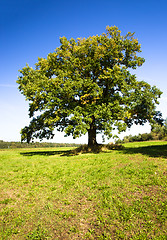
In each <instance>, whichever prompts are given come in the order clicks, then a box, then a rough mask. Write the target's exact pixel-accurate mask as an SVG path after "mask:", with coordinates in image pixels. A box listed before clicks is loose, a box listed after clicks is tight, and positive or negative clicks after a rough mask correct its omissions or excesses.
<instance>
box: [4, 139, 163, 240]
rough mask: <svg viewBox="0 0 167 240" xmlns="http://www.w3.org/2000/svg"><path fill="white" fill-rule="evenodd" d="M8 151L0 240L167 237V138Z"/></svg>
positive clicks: (5, 163)
mask: <svg viewBox="0 0 167 240" xmlns="http://www.w3.org/2000/svg"><path fill="white" fill-rule="evenodd" d="M71 149H72V148H67V147H65V148H62V147H61V148H42V149H41V148H40V149H38V148H36V149H31V148H26V149H24V148H22V149H4V150H0V239H1V240H8V239H9V240H13V239H15V240H16V239H17V240H22V239H34V240H43V239H50V240H56V239H62V240H68V239H69V240H70V239H72V240H73V239H100V240H102V239H106V240H110V239H113V240H117V239H128V240H129V239H141V240H143V239H159V240H160V239H167V181H166V180H167V179H166V178H167V142H138V143H135V142H134V143H127V144H124V148H123V149H120V150H119V149H118V150H107V151H105V152H100V153H85V154H80V155H71V154H70V151H69V150H71Z"/></svg>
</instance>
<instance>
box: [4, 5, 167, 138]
mask: <svg viewBox="0 0 167 240" xmlns="http://www.w3.org/2000/svg"><path fill="white" fill-rule="evenodd" d="M166 13H167V1H166V0H159V1H155V0H140V1H137V0H117V1H115V0H114V1H113V0H103V1H100V0H85V1H79V0H78V1H76V0H70V1H67V0H64V1H57V0H0V53H1V54H0V58H1V63H0V114H1V115H0V140H6V141H11V140H13V141H19V140H20V133H19V132H20V129H21V128H22V127H24V126H25V125H28V123H29V118H28V103H27V102H25V99H24V96H22V95H21V94H20V92H19V91H18V89H17V84H16V80H17V76H18V75H19V73H18V70H19V69H21V68H23V67H24V66H25V65H26V63H28V64H29V65H30V66H32V67H33V66H34V64H35V63H36V62H37V58H38V57H46V56H47V54H48V53H49V52H53V51H54V49H55V48H56V47H58V46H59V37H62V36H66V37H67V38H68V39H69V38H71V37H73V38H77V37H88V36H90V35H96V34H99V35H100V34H101V33H103V32H105V28H106V26H107V25H109V26H113V25H116V26H117V27H118V28H119V29H120V30H121V31H122V34H126V33H127V32H129V31H130V32H135V36H136V38H138V40H139V43H141V45H142V53H141V56H142V57H144V58H145V60H146V62H145V63H144V65H143V66H142V67H141V68H139V69H138V70H137V71H136V75H137V78H138V79H139V80H145V81H147V82H148V83H149V84H151V85H156V86H157V87H159V88H160V89H161V90H162V91H163V95H162V97H161V100H160V105H159V106H158V110H161V111H162V113H163V117H164V118H166V117H167V107H166V106H167V14H166ZM146 131H149V127H148V126H145V127H144V128H141V127H139V126H137V127H134V128H133V130H132V133H133V134H135V133H136V134H137V133H138V132H146ZM129 133H130V132H128V134H129ZM54 141H55V142H72V138H70V137H69V138H63V134H62V135H61V134H56V136H55V138H54ZM99 141H101V138H99ZM75 142H87V137H83V138H81V139H78V140H76V141H75Z"/></svg>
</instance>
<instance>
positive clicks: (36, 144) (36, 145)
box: [0, 140, 81, 149]
mask: <svg viewBox="0 0 167 240" xmlns="http://www.w3.org/2000/svg"><path fill="white" fill-rule="evenodd" d="M80 145H81V144H75V143H47V142H34V143H22V142H5V141H3V140H0V149H5V148H43V147H45V148H47V147H48V148H49V147H79V146H80Z"/></svg>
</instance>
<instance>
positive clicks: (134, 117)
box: [17, 26, 162, 146]
mask: <svg viewBox="0 0 167 240" xmlns="http://www.w3.org/2000/svg"><path fill="white" fill-rule="evenodd" d="M140 52H141V46H140V44H139V43H138V40H137V39H136V38H134V33H130V32H128V33H127V34H126V35H122V34H121V31H120V30H119V29H118V28H117V27H116V26H114V27H107V28H106V33H103V34H101V35H100V36H99V35H96V36H91V37H88V38H77V39H73V38H72V39H70V40H67V38H65V37H62V38H60V47H58V48H56V50H55V51H54V52H53V53H50V54H48V56H47V58H38V62H37V63H36V64H35V68H34V69H33V68H31V67H29V65H26V67H24V68H23V69H21V70H20V73H21V75H20V76H19V77H18V80H17V83H18V84H19V90H20V91H21V93H22V94H23V95H24V96H25V97H26V100H28V101H29V116H30V118H31V122H30V124H29V126H26V127H24V128H23V129H22V130H21V134H22V141H24V140H26V141H28V142H30V140H32V139H34V138H40V139H43V138H47V139H49V138H53V136H54V132H53V131H54V129H57V130H58V131H64V132H65V134H66V136H69V135H72V136H73V138H77V137H80V136H81V135H83V134H86V133H88V145H89V146H92V145H96V144H97V142H96V135H97V134H98V133H102V135H103V136H107V137H108V138H111V137H113V130H114V129H117V130H118V132H119V133H120V132H122V131H125V130H126V129H127V127H128V128H129V127H131V126H132V124H133V123H135V124H144V123H145V122H146V121H149V122H151V121H152V120H153V117H154V116H155V115H156V104H158V103H159V102H158V98H159V97H160V95H161V93H162V92H161V91H160V90H159V89H157V88H156V87H155V86H153V87H151V86H150V85H149V84H148V83H146V82H145V81H138V80H137V79H136V76H135V75H134V74H132V73H131V72H130V70H131V69H136V68H137V67H138V66H141V65H142V64H143V63H144V61H145V60H144V59H143V58H141V57H139V56H137V53H140Z"/></svg>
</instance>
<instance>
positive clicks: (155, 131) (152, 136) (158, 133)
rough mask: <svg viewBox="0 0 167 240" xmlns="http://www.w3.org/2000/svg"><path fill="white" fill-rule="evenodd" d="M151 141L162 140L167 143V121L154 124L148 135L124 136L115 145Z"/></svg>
mask: <svg viewBox="0 0 167 240" xmlns="http://www.w3.org/2000/svg"><path fill="white" fill-rule="evenodd" d="M151 140H164V141H167V119H166V120H165V121H164V123H163V124H162V125H161V124H158V123H156V124H154V125H153V126H152V128H151V132H150V133H143V134H138V135H135V136H132V135H129V136H125V137H124V138H123V139H122V140H120V139H119V140H117V143H127V142H140V141H151Z"/></svg>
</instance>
